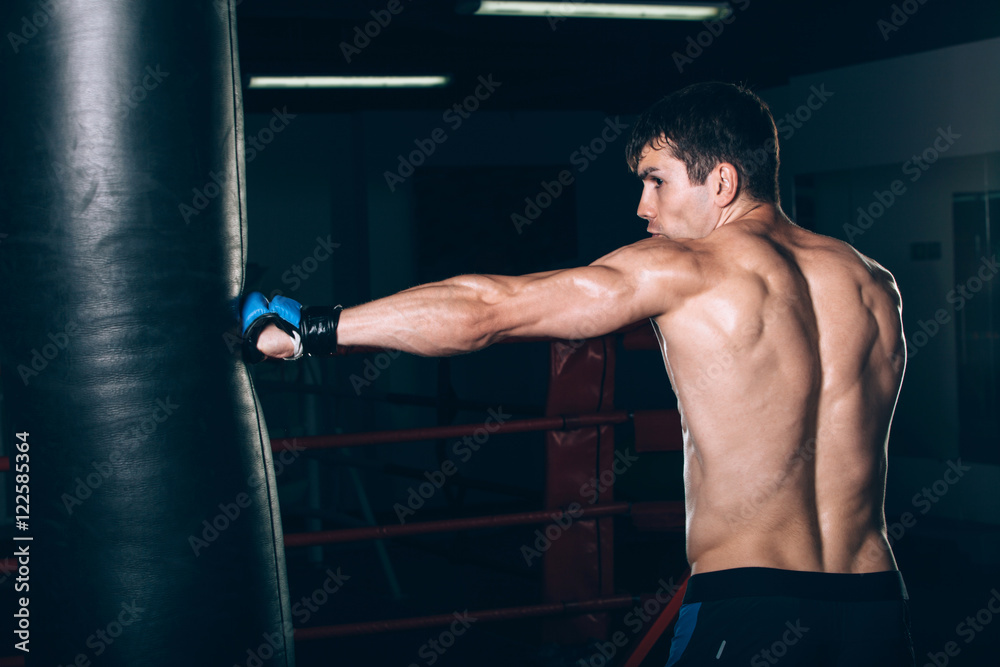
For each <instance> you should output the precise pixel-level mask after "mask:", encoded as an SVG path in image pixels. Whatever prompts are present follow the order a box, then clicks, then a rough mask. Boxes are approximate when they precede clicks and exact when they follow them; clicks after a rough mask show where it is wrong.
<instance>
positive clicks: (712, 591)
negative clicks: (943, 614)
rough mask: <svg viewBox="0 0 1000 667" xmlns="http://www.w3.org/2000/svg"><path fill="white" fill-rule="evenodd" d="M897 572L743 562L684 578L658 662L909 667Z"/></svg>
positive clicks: (901, 586)
mask: <svg viewBox="0 0 1000 667" xmlns="http://www.w3.org/2000/svg"><path fill="white" fill-rule="evenodd" d="M907 599H908V596H907V594H906V586H905V585H904V584H903V578H902V576H901V575H900V574H899V572H896V571H892V572H874V573H870V574H828V573H825V572H794V571H791V570H776V569H771V568H764V567H745V568H737V569H733V570H720V571H718V572H706V573H704V574H696V575H693V576H692V577H691V579H690V580H689V581H688V587H687V592H686V593H685V594H684V603H683V604H682V605H681V610H680V615H679V616H678V619H677V624H676V626H675V628H674V637H673V640H672V641H671V644H670V659H669V660H668V661H667V665H666V667H675V666H676V667H688V666H689V665H710V666H713V665H719V666H721V665H749V667H770V666H771V665H781V667H792V666H793V665H806V666H808V667H826V666H828V665H829V666H837V667H840V666H843V667H867V666H868V665H871V666H872V667H897V666H903V665H905V666H906V667H911V666H912V665H913V664H914V657H913V644H912V642H911V640H910V619H909V614H908V610H907V602H906V601H907Z"/></svg>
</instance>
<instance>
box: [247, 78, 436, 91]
mask: <svg viewBox="0 0 1000 667" xmlns="http://www.w3.org/2000/svg"><path fill="white" fill-rule="evenodd" d="M450 81H451V77H447V76H252V77H250V87H251V88H434V87H436V86H447V85H448V83H449V82H450Z"/></svg>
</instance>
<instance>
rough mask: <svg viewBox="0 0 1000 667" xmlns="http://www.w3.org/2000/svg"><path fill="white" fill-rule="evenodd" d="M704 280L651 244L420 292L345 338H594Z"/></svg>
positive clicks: (690, 261) (674, 247) (681, 258)
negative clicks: (576, 263) (570, 265)
mask: <svg viewBox="0 0 1000 667" xmlns="http://www.w3.org/2000/svg"><path fill="white" fill-rule="evenodd" d="M697 273H698V270H697V260H696V259H695V258H694V256H693V253H691V252H690V251H688V250H686V249H684V248H683V247H681V246H679V245H678V244H677V243H674V242H671V241H668V240H666V239H663V238H653V239H645V240H643V241H640V242H638V243H635V244H632V245H630V246H626V247H624V248H620V249H619V250H616V251H614V252H612V253H610V254H608V255H606V256H605V257H602V258H601V259H599V260H597V261H596V262H594V263H593V264H591V265H590V266H585V267H579V268H574V269H562V270H557V271H547V272H544V273H534V274H529V275H524V276H494V275H464V276H457V277H455V278H450V279H448V280H444V281H441V282H436V283H428V284H425V285H419V286H417V287H413V288H410V289H407V290H404V291H402V292H399V293H397V294H394V295H392V296H389V297H385V298H383V299H378V300H376V301H372V302H370V303H366V304H363V305H360V306H356V307H354V308H348V309H345V310H344V311H343V313H342V314H341V317H340V324H339V327H338V331H337V338H338V343H339V344H340V345H366V346H374V347H385V348H391V349H397V350H402V351H404V352H410V353H412V354H417V355H422V356H447V355H452V354H460V353H463V352H471V351H473V350H478V349H481V348H483V347H486V346H487V345H491V344H492V343H495V342H497V341H499V340H503V339H505V338H521V337H532V336H544V337H552V338H567V339H579V338H590V337H594V336H600V335H603V334H606V333H609V332H611V331H614V330H616V329H618V328H621V327H622V326H625V325H626V324H629V323H631V322H635V321H637V320H640V319H643V318H646V317H654V316H657V315H660V314H662V313H664V312H666V311H667V310H668V309H670V308H671V307H672V305H674V304H676V303H677V302H678V300H679V299H681V298H683V297H684V296H685V294H686V293H689V292H690V291H692V290H693V289H696V286H697V282H698V281H697ZM263 344H264V340H263V338H262V341H261V349H262V350H263V351H265V353H267V350H265V349H264V345H263Z"/></svg>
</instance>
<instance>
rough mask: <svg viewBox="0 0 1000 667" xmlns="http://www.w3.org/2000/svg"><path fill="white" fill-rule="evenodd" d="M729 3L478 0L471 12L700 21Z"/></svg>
mask: <svg viewBox="0 0 1000 667" xmlns="http://www.w3.org/2000/svg"><path fill="white" fill-rule="evenodd" d="M730 11H731V9H730V7H729V3H726V2H715V3H685V2H675V3H669V4H668V3H649V2H648V3H640V2H635V3H624V2H622V3H617V2H582V1H580V0H565V1H564V2H558V1H556V2H533V1H531V0H482V1H481V2H480V3H479V8H478V9H476V10H474V12H473V13H475V14H481V15H493V16H559V17H563V18H582V17H586V18H607V19H667V20H674V21H703V20H705V19H714V18H722V17H724V16H727V15H728V14H729V13H730Z"/></svg>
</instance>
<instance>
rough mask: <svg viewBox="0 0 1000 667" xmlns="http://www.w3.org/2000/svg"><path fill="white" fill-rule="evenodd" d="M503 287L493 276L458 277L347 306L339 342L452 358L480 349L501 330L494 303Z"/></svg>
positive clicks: (339, 329) (339, 326) (338, 333)
mask: <svg viewBox="0 0 1000 667" xmlns="http://www.w3.org/2000/svg"><path fill="white" fill-rule="evenodd" d="M498 291H499V285H498V284H497V283H496V281H494V280H492V279H490V278H489V277H488V276H480V275H469V276H458V277H455V278H451V279H448V280H444V281H441V282H437V283H428V284H426V285H419V286H417V287H412V288H410V289H408V290H404V291H402V292H399V293H397V294H393V295H392V296H388V297H385V298H383V299H378V300H376V301H371V302H369V303H366V304H362V305H360V306H355V307H353V308H346V309H344V311H343V313H341V316H340V324H339V325H338V327H337V343H338V345H345V346H355V345H364V346H373V347H385V348H390V349H395V350H402V351H404V352H409V353H411V354H417V355H421V356H428V357H432V356H448V355H453V354H462V353H464V352H472V351H473V350H478V349H481V348H483V347H485V346H487V345H489V344H490V343H492V342H494V341H495V339H496V337H497V335H498V334H499V331H498V330H497V324H496V323H493V322H491V312H490V304H491V303H496V299H497V298H498Z"/></svg>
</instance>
